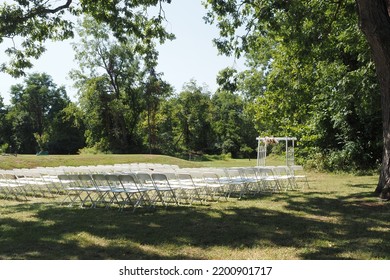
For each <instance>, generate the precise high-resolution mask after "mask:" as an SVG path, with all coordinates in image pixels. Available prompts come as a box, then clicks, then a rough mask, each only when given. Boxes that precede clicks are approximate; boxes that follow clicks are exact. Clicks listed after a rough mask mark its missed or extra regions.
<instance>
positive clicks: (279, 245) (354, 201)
mask: <svg viewBox="0 0 390 280" xmlns="http://www.w3.org/2000/svg"><path fill="white" fill-rule="evenodd" d="M53 157H56V156H48V157H44V156H42V157H36V156H18V157H3V158H6V159H4V160H3V161H2V162H1V164H2V166H1V168H6V167H7V166H8V167H16V166H17V167H21V166H29V167H32V166H35V164H37V163H34V162H35V161H36V159H37V158H39V160H38V163H40V165H51V166H56V165H77V164H80V165H84V164H87V163H88V162H89V163H90V164H108V163H110V160H112V159H109V158H114V159H113V160H114V161H116V162H129V161H132V160H135V161H146V160H150V161H156V162H159V161H160V162H164V163H171V164H178V165H180V166H183V167H189V166H204V165H213V166H222V165H224V166H238V165H249V164H252V165H254V164H255V161H248V160H229V161H215V162H197V163H193V162H187V161H181V160H176V159H173V158H169V157H159V156H149V155H148V156H146V155H145V156H138V157H137V156H135V155H134V156H131V157H126V156H82V157H81V156H79V158H77V157H78V156H65V157H60V156H58V157H57V159H53ZM3 158H1V159H3ZM24 160H25V161H24ZM121 160H123V161H121ZM308 176H309V182H310V189H304V190H302V191H289V192H283V193H276V194H272V195H267V194H264V195H261V196H259V197H255V198H248V199H242V200H237V199H234V198H231V199H229V200H228V201H226V202H225V201H221V202H218V203H211V204H209V205H203V206H201V205H199V206H198V205H197V206H181V207H170V208H167V209H164V208H157V209H156V210H155V211H144V210H142V209H140V211H137V212H135V213H132V212H130V211H123V212H118V211H116V210H113V209H85V208H77V207H64V206H60V205H59V201H61V197H57V198H54V199H53V198H30V200H29V201H28V202H18V201H15V200H1V199H0V259H184V260H185V259H189V260H192V259H276V260H283V259H301V260H302V259H303V260H305V259H364V260H366V259H390V204H389V203H387V202H382V201H379V200H378V199H377V198H376V196H374V195H373V190H374V189H375V185H376V182H377V176H353V175H345V174H344V175H335V174H324V173H309V174H308Z"/></svg>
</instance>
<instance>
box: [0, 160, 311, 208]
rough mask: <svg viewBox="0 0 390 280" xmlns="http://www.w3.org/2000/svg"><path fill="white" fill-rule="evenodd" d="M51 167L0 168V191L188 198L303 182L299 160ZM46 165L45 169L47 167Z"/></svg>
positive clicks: (138, 200)
mask: <svg viewBox="0 0 390 280" xmlns="http://www.w3.org/2000/svg"><path fill="white" fill-rule="evenodd" d="M126 167H127V168H123V169H120V170H118V169H112V168H109V166H100V167H99V168H91V167H89V168H84V167H80V168H68V169H66V171H65V169H64V168H53V169H47V168H44V169H40V170H37V169H34V170H31V169H29V170H17V171H16V170H14V172H4V171H3V172H0V175H1V176H0V194H3V196H5V197H16V198H23V199H27V196H29V195H33V196H36V195H46V194H49V195H55V194H66V199H65V200H64V203H68V204H69V205H74V204H79V205H81V206H85V205H88V204H89V205H91V206H92V207H96V206H97V205H105V206H106V207H108V206H110V205H114V204H115V205H119V207H120V209H123V207H124V206H125V205H129V206H131V207H133V208H134V209H135V208H137V207H140V206H149V207H154V206H156V205H157V204H161V205H165V206H167V205H168V204H172V203H173V204H183V203H187V204H192V203H193V202H199V203H204V202H206V201H216V200H219V199H221V198H224V199H227V198H229V197H232V196H237V197H238V198H242V197H245V196H255V195H256V194H259V193H263V192H278V191H286V190H289V189H298V188H301V187H304V186H308V181H307V178H306V176H305V175H297V174H296V172H297V171H302V167H301V166H295V167H286V166H279V167H251V168H224V169H222V168H184V169H179V168H178V167H176V166H174V167H169V166H164V167H161V166H160V167H159V168H155V166H153V167H154V168H150V166H149V167H147V168H137V169H132V168H129V167H130V166H126ZM49 170H50V171H49Z"/></svg>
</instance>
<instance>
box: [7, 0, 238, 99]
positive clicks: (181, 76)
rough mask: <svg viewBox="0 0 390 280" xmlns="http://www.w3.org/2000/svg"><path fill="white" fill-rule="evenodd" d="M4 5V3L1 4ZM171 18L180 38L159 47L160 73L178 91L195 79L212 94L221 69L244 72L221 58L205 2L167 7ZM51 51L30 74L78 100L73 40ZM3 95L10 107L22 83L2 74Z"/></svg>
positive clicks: (50, 46) (170, 24)
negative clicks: (12, 89) (38, 75)
mask: <svg viewBox="0 0 390 280" xmlns="http://www.w3.org/2000/svg"><path fill="white" fill-rule="evenodd" d="M0 2H3V1H0ZM164 9H165V13H166V18H167V23H166V28H167V30H168V31H170V32H172V33H174V34H175V35H176V39H175V40H173V41H169V42H166V43H165V44H164V45H163V46H160V47H159V52H160V58H159V66H158V70H159V71H160V72H163V73H164V78H165V80H166V81H168V82H169V83H171V84H172V85H173V87H174V88H175V90H176V91H180V90H181V89H182V86H183V85H184V84H185V83H186V82H189V81H190V80H191V79H195V80H196V81H197V82H198V84H199V85H203V84H206V85H207V86H208V87H209V89H210V91H211V92H214V91H215V89H216V88H217V86H216V82H215V78H216V75H217V73H218V71H219V70H221V69H223V68H225V67H227V66H230V67H236V68H237V69H238V70H243V69H244V65H243V62H241V61H236V60H235V59H234V58H233V57H225V56H220V55H218V51H217V49H216V48H215V47H214V46H213V44H212V39H213V38H216V37H218V31H217V29H216V27H214V26H210V25H206V24H205V23H204V21H203V19H202V17H203V16H204V15H205V13H206V10H205V9H204V7H203V6H202V4H201V0H190V1H188V0H175V1H172V4H170V5H165V8H164ZM46 47H47V52H46V53H45V54H44V55H43V56H42V57H41V58H40V59H39V60H38V61H36V62H35V63H34V68H33V69H32V70H30V71H29V72H46V73H48V74H49V75H51V76H52V78H53V81H54V82H55V83H56V84H57V85H58V86H60V85H64V86H65V87H66V90H67V92H68V95H69V96H70V97H71V98H72V99H73V100H75V98H76V97H75V96H76V90H75V89H74V88H73V87H72V84H73V82H72V80H70V79H69V77H68V73H69V71H70V70H71V69H75V68H77V64H76V63H75V62H74V60H73V59H74V54H73V49H72V47H71V41H65V42H48V43H47V44H46ZM0 53H1V56H0V58H1V59H0V62H4V60H5V56H4V46H3V45H0ZM0 81H1V82H0V94H1V96H3V98H4V101H5V103H6V104H8V103H9V94H8V93H9V89H10V87H11V85H14V84H16V83H20V82H22V80H20V79H19V80H16V79H13V78H12V77H10V76H8V75H6V74H3V73H0Z"/></svg>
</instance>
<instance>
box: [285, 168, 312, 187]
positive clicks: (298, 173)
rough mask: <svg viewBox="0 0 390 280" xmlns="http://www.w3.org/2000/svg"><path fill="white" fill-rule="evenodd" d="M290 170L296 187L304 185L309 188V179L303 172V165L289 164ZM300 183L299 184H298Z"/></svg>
mask: <svg viewBox="0 0 390 280" xmlns="http://www.w3.org/2000/svg"><path fill="white" fill-rule="evenodd" d="M289 169H290V171H291V175H292V176H293V178H294V180H295V184H296V185H295V186H296V188H299V189H301V190H302V189H303V188H304V187H307V188H309V187H310V186H309V181H308V180H307V176H306V174H305V172H304V169H303V166H301V165H292V166H289ZM300 185H301V186H300Z"/></svg>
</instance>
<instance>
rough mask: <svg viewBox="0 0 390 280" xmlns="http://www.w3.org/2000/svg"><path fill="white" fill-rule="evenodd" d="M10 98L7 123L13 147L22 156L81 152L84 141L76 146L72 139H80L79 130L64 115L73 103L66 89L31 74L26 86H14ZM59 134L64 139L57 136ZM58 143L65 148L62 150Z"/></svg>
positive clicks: (49, 79) (40, 75) (25, 81)
mask: <svg viewBox="0 0 390 280" xmlns="http://www.w3.org/2000/svg"><path fill="white" fill-rule="evenodd" d="M10 94H11V106H10V109H9V112H8V113H7V119H8V120H9V121H10V122H11V126H12V139H11V141H12V143H11V144H12V146H13V147H14V149H15V150H16V151H17V152H18V153H35V152H38V151H39V150H42V149H45V150H47V149H49V147H52V149H49V151H51V152H53V153H75V152H76V151H77V150H78V149H79V148H80V146H79V144H80V142H82V141H81V140H79V139H77V140H76V142H77V143H78V144H76V145H74V141H75V140H74V139H72V137H74V135H79V133H78V129H76V128H74V127H73V125H72V123H69V122H67V121H66V119H65V117H64V112H63V111H64V109H65V108H66V107H67V106H69V104H70V103H71V102H70V100H69V98H68V96H67V94H66V91H65V88H64V87H59V88H58V87H57V85H56V84H55V83H54V82H53V80H52V79H51V77H50V76H49V75H47V74H39V73H35V74H31V75H29V76H28V77H27V78H26V79H25V80H24V84H17V85H14V86H12V87H11V91H10ZM59 131H62V133H61V134H62V135H61V139H59V137H58V136H56V135H57V134H58V133H59ZM72 132H73V133H72ZM70 135H73V136H70ZM58 141H61V142H62V145H64V146H65V147H59V145H58V144H56V143H57V142H58ZM67 145H70V146H72V147H73V149H69V148H67V147H66V146H67ZM54 147H56V148H54Z"/></svg>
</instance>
